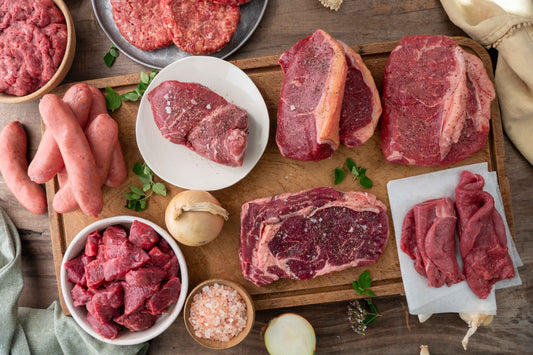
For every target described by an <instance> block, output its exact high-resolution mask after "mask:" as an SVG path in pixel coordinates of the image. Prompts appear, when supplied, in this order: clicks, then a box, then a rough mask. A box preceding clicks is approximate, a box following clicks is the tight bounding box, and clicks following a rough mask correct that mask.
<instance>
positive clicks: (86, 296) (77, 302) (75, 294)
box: [70, 284, 93, 307]
mask: <svg viewBox="0 0 533 355" xmlns="http://www.w3.org/2000/svg"><path fill="white" fill-rule="evenodd" d="M70 294H71V295H72V301H73V304H74V307H79V306H84V305H85V304H86V303H87V302H89V301H90V300H91V299H92V298H93V293H92V292H91V291H89V290H86V289H85V288H84V287H82V286H81V285H80V284H76V286H74V287H73V288H72V290H70Z"/></svg>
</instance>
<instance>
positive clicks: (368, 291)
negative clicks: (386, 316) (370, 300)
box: [365, 289, 376, 297]
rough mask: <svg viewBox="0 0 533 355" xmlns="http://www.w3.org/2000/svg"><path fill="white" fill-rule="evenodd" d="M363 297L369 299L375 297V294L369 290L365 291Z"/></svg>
mask: <svg viewBox="0 0 533 355" xmlns="http://www.w3.org/2000/svg"><path fill="white" fill-rule="evenodd" d="M365 295H367V296H370V297H376V294H375V293H374V291H372V290H371V289H366V290H365Z"/></svg>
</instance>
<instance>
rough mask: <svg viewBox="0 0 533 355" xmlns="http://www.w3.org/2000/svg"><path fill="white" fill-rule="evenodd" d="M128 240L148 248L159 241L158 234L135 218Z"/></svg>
mask: <svg viewBox="0 0 533 355" xmlns="http://www.w3.org/2000/svg"><path fill="white" fill-rule="evenodd" d="M129 240H130V242H132V243H133V244H134V245H136V246H138V247H140V248H143V249H146V250H149V249H151V248H152V247H153V246H154V245H156V244H157V242H159V234H157V232H156V231H155V230H154V229H153V228H152V227H150V226H149V225H147V224H144V223H142V222H139V221H137V220H135V221H133V223H132V225H131V229H130V236H129Z"/></svg>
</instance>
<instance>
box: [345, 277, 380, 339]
mask: <svg viewBox="0 0 533 355" xmlns="http://www.w3.org/2000/svg"><path fill="white" fill-rule="evenodd" d="M371 284H372V278H371V277H370V272H369V271H368V270H365V271H364V272H363V273H362V274H361V275H359V279H358V280H357V281H353V282H352V286H353V288H354V290H355V291H357V293H359V294H360V295H366V296H370V297H375V296H376V294H375V293H374V292H373V291H372V290H371V289H370V286H371ZM364 301H365V302H366V307H362V306H361V304H360V303H359V301H352V302H350V304H349V305H348V309H347V313H348V319H349V321H350V326H351V327H352V329H353V330H354V332H356V333H359V334H363V335H364V334H365V330H366V328H367V326H368V325H369V324H372V323H374V322H375V321H376V320H377V318H378V317H381V314H380V313H379V311H378V308H377V307H376V305H375V304H374V302H372V299H371V298H365V299H364Z"/></svg>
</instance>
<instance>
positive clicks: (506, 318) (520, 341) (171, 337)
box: [0, 0, 533, 354]
mask: <svg viewBox="0 0 533 355" xmlns="http://www.w3.org/2000/svg"><path fill="white" fill-rule="evenodd" d="M102 1H103V0H102ZM66 3H67V4H68V6H69V8H70V11H71V13H72V16H73V18H74V22H75V27H76V34H77V49H76V56H75V59H74V64H73V65H72V68H71V70H70V72H69V74H68V75H67V77H66V79H65V82H74V81H81V80H88V79H95V78H101V77H109V76H115V75H122V74H130V73H137V72H139V71H141V70H147V68H145V67H143V66H141V65H139V64H137V63H135V62H133V61H132V60H130V59H129V58H128V57H126V56H125V55H121V56H120V57H119V58H118V59H117V61H116V63H115V64H114V66H113V67H112V68H107V67H106V66H105V65H104V62H103V59H102V58H103V56H104V54H105V53H106V52H107V50H108V49H109V47H110V45H111V43H110V41H109V40H108V39H107V37H106V36H105V34H104V32H103V31H102V30H101V29H100V27H99V25H98V23H97V21H96V19H95V16H94V13H93V10H92V6H91V1H90V0H67V1H66ZM317 28H322V29H324V30H325V31H327V32H329V33H330V34H331V35H333V37H335V38H337V39H339V40H342V41H344V42H346V43H347V44H349V45H356V44H367V43H375V42H384V41H393V40H399V39H400V38H401V37H403V36H405V35H415V34H435V35H436V34H443V35H450V36H453V35H462V36H464V35H465V34H464V33H463V32H462V31H461V30H460V29H459V28H457V27H456V26H454V25H453V24H452V23H451V22H450V21H449V19H448V17H447V16H446V13H445V12H444V10H443V9H442V6H441V4H440V2H439V1H437V0H400V1H398V0H344V3H343V4H342V6H341V8H340V10H339V11H338V12H334V11H330V10H328V9H326V8H324V7H322V6H321V5H320V3H319V1H318V0H291V1H288V0H284V1H282V0H270V2H269V4H268V7H267V10H266V13H265V15H264V18H263V20H262V21H261V24H260V25H259V27H258V28H257V30H256V32H255V33H254V34H253V35H252V37H251V38H250V39H249V41H248V42H247V43H246V44H245V45H244V46H243V47H241V49H240V50H239V51H238V52H237V53H235V54H234V55H232V56H231V57H230V58H229V59H242V58H252V57H260V56H267V55H273V54H280V53H282V52H284V51H285V50H287V49H288V48H289V47H290V46H291V45H292V44H294V43H296V42H297V41H298V40H300V39H302V38H304V37H305V36H307V35H309V34H310V33H312V32H313V31H314V30H316V29H317ZM37 105H38V101H34V102H29V103H23V104H15V105H0V121H1V122H0V127H2V128H3V127H4V126H5V125H6V124H7V123H8V122H10V121H12V120H15V119H16V120H20V121H21V122H23V124H24V126H25V128H26V130H27V132H28V135H29V153H28V154H29V156H30V157H32V156H33V155H34V154H35V150H36V148H37V145H38V143H39V140H40V136H41V133H40V132H41V131H40V118H39V114H38V110H37ZM505 154H506V155H505V161H506V164H507V172H508V175H509V180H510V185H511V197H512V206H513V215H514V225H515V232H516V244H517V248H518V251H519V253H520V255H521V257H522V260H523V261H524V264H525V266H524V267H522V268H521V269H520V275H521V277H522V280H523V285H522V286H520V287H515V288H510V289H504V290H499V291H497V293H496V295H497V300H498V315H497V316H496V318H495V319H494V321H493V323H492V325H490V326H489V327H486V328H481V329H480V330H479V331H478V333H477V334H476V335H475V336H474V337H473V338H472V340H471V342H470V345H469V350H468V352H469V353H479V354H487V353H494V354H511V353H513V354H518V353H531V349H533V314H532V307H531V306H532V304H533V302H532V297H533V296H532V295H533V290H532V284H533V238H532V234H533V218H532V217H533V167H532V166H531V165H530V164H529V163H528V162H527V161H526V160H525V159H524V158H523V157H522V156H521V155H520V153H519V152H518V151H517V150H516V149H515V148H514V147H513V145H512V144H511V143H510V142H509V140H508V139H507V138H505ZM0 206H2V208H4V209H5V210H6V211H7V213H8V214H9V215H10V216H11V218H12V219H13V220H14V222H15V224H16V225H17V227H18V229H19V232H20V234H21V237H22V243H23V250H22V266H23V273H24V281H25V287H24V291H23V293H22V296H21V298H20V305H21V306H27V307H36V308H45V307H47V306H48V305H49V304H50V303H51V302H52V301H54V300H56V299H58V291H57V284H56V276H55V270H54V264H53V260H52V248H51V244H50V228H49V224H48V217H47V215H42V216H35V215H32V214H31V213H30V212H28V211H26V210H25V209H24V208H23V207H22V206H20V205H19V204H18V202H17V201H16V200H15V198H14V197H13V196H12V194H11V193H10V192H9V190H8V189H7V187H6V185H5V183H4V180H3V179H0ZM374 302H375V304H376V305H377V306H378V308H379V310H380V311H381V313H382V314H383V317H381V318H380V319H379V320H378V321H377V322H376V323H375V324H373V325H372V326H371V327H370V328H369V329H368V330H367V334H366V335H365V336H360V335H357V334H355V333H353V332H352V330H351V329H350V327H349V325H348V321H347V318H346V306H347V304H348V302H337V303H329V304H322V305H311V306H303V307H294V308H287V309H273V310H267V311H260V312H257V315H256V322H255V326H254V328H253V330H252V332H251V334H250V335H249V336H248V338H247V339H246V340H245V341H244V342H243V343H241V344H240V345H239V346H237V347H235V348H232V349H229V350H226V351H225V353H232V354H233V353H234V354H248V353H252V352H255V353H266V349H265V347H264V343H263V339H262V337H261V336H260V332H261V328H262V327H263V326H264V325H265V324H266V323H267V322H268V321H269V320H270V319H271V318H273V317H274V316H276V315H278V314H281V313H283V312H295V313H298V314H301V315H302V316H304V317H306V318H307V319H308V320H309V321H310V322H311V324H312V325H313V326H314V328H315V331H316V335H317V353H318V354H322V353H335V354H341V353H343V354H353V353H363V354H383V353H388V354H415V353H417V352H418V351H419V346H420V345H421V344H428V345H429V347H430V351H431V353H432V354H439V353H453V352H461V353H462V352H463V349H462V347H461V339H462V338H463V336H464V334H465V332H466V324H465V323H463V321H462V320H460V319H459V317H458V316H457V315H455V314H440V315H434V316H433V317H432V318H430V319H429V320H428V321H427V322H426V323H424V324H420V323H419V322H418V319H417V317H415V316H412V315H410V314H409V312H408V309H407V304H406V300H405V297H404V296H401V295H398V296H389V297H378V298H377V299H375V301H374ZM212 352H213V353H214V351H212ZM150 353H152V354H166V353H169V354H170V353H173V354H176V353H179V354H203V353H205V354H207V353H211V351H209V350H206V349H205V348H202V347H201V346H200V345H197V344H196V343H195V342H194V341H193V339H192V338H191V337H190V336H189V335H188V334H187V332H186V330H185V326H184V324H183V322H182V320H181V318H180V319H178V321H176V322H175V323H174V324H173V325H172V326H171V327H170V329H168V330H167V331H166V332H165V333H164V334H162V335H161V336H159V337H158V338H156V339H154V340H153V341H152V342H151V347H150Z"/></svg>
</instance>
